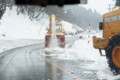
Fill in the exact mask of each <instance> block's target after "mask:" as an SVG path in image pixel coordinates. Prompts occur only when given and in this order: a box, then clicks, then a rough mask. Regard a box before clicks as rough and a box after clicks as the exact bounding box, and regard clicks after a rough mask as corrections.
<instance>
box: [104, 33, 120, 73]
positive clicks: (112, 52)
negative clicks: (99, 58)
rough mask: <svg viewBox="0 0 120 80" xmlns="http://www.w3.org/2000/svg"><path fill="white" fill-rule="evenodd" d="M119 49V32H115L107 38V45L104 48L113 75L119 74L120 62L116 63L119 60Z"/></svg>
mask: <svg viewBox="0 0 120 80" xmlns="http://www.w3.org/2000/svg"><path fill="white" fill-rule="evenodd" d="M119 49H120V34H117V35H115V36H113V37H112V38H111V39H110V40H109V42H108V45H107V47H106V49H105V51H106V58H107V60H108V64H109V67H110V70H111V71H112V72H113V74H114V75H118V74H120V63H119V64H116V62H118V61H119V60H120V55H119V54H120V52H119V51H120V50H119ZM118 55H119V56H118Z"/></svg>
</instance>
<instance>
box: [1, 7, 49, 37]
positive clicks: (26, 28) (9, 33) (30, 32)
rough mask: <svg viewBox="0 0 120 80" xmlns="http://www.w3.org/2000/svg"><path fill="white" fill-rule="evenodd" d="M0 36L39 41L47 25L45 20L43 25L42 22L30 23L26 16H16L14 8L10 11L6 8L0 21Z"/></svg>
mask: <svg viewBox="0 0 120 80" xmlns="http://www.w3.org/2000/svg"><path fill="white" fill-rule="evenodd" d="M0 22H1V24H0V34H5V35H6V37H8V38H10V39H22V38H25V39H40V38H43V37H44V34H45V33H46V31H45V27H47V26H48V25H49V24H48V23H49V21H48V20H47V19H46V20H45V22H44V25H43V24H42V22H37V21H31V20H29V18H28V16H26V15H25V16H24V15H22V14H20V15H17V13H16V7H13V9H12V10H9V8H7V10H6V12H5V14H4V15H3V17H2V20H1V21H0Z"/></svg>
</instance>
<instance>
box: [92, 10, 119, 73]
mask: <svg viewBox="0 0 120 80" xmlns="http://www.w3.org/2000/svg"><path fill="white" fill-rule="evenodd" d="M99 28H100V30H102V31H103V37H102V38H97V37H96V36H93V46H94V48H96V49H99V51H100V55H101V56H106V58H107V60H108V64H109V67H110V70H111V71H112V72H113V73H114V74H115V75H118V74H120V9H119V10H115V11H112V12H109V13H106V14H104V15H103V22H100V25H99ZM101 50H105V53H106V54H105V55H103V54H102V51H101Z"/></svg>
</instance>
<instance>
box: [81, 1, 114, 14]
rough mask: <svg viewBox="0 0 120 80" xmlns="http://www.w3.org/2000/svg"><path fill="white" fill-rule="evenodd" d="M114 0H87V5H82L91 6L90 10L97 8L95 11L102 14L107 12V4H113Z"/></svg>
mask: <svg viewBox="0 0 120 80" xmlns="http://www.w3.org/2000/svg"><path fill="white" fill-rule="evenodd" d="M114 3H115V0H88V4H87V5H82V6H84V7H86V8H91V9H92V10H97V12H99V13H101V14H104V13H106V12H109V9H108V8H109V6H108V5H109V4H114Z"/></svg>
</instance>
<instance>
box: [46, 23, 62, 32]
mask: <svg viewBox="0 0 120 80" xmlns="http://www.w3.org/2000/svg"><path fill="white" fill-rule="evenodd" d="M56 26H61V28H60V29H57V30H56V33H64V29H63V28H62V24H60V23H57V24H56ZM51 29H52V28H51V26H49V29H48V28H46V30H47V31H48V32H47V34H51V33H52V30H51Z"/></svg>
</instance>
